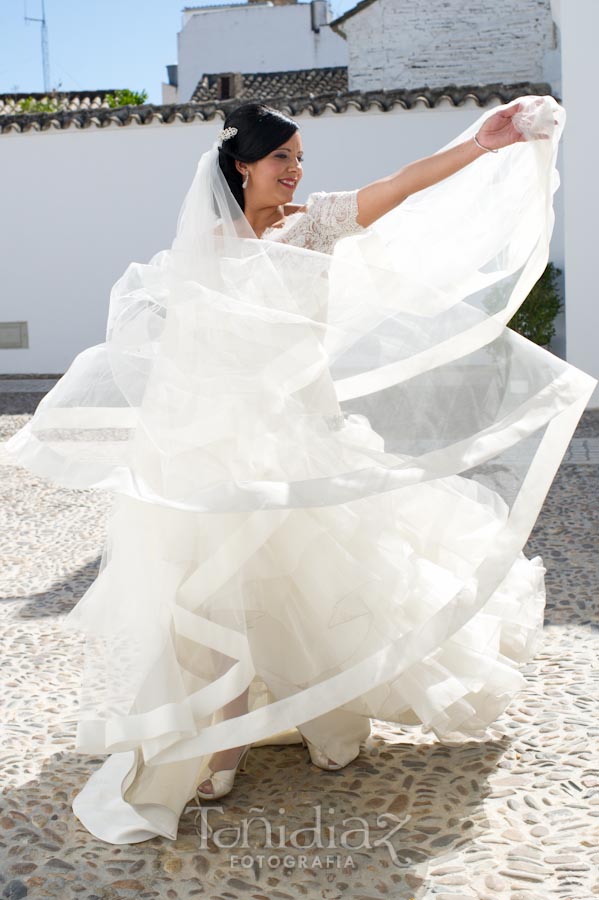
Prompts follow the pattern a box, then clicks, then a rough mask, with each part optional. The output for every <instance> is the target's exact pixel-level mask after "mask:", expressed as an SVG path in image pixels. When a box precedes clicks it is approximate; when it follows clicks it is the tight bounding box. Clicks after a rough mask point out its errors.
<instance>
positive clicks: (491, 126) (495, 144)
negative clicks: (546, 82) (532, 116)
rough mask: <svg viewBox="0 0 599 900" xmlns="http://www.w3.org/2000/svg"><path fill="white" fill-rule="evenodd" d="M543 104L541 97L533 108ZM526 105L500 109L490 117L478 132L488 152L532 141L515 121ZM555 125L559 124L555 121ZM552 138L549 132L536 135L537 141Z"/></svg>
mask: <svg viewBox="0 0 599 900" xmlns="http://www.w3.org/2000/svg"><path fill="white" fill-rule="evenodd" d="M542 103H543V99H542V98H541V97H538V98H536V100H535V101H534V103H533V106H539V105H541V104H542ZM523 107H524V104H523V103H521V102H518V103H514V104H513V106H508V107H507V109H500V110H498V111H497V112H496V113H495V114H494V115H492V116H490V117H489V118H488V119H487V120H486V121H485V122H484V123H483V125H482V126H481V128H480V129H479V131H478V134H477V139H478V140H479V142H480V143H481V144H482V145H483V147H485V148H487V149H488V150H499V149H500V148H501V147H508V146H509V145H510V144H515V143H517V142H519V141H526V140H530V139H531V137H530V136H529V137H527V136H526V135H524V134H523V133H522V132H521V131H520V130H519V129H518V127H517V125H516V124H515V123H514V121H513V119H514V116H515V115H516V113H519V112H522V109H523ZM554 124H557V122H555V119H554ZM549 137H550V135H549V134H547V132H539V133H538V134H535V135H534V138H533V139H535V140H548V139H549Z"/></svg>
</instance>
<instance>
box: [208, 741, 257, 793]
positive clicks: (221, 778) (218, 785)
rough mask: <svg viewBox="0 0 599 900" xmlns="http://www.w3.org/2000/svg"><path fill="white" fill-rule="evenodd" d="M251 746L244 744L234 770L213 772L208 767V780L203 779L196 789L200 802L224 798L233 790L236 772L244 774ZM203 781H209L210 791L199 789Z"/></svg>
mask: <svg viewBox="0 0 599 900" xmlns="http://www.w3.org/2000/svg"><path fill="white" fill-rule="evenodd" d="M251 747H252V745H251V744H246V746H245V747H244V748H243V750H242V751H241V754H240V756H239V762H238V763H237V765H236V766H235V768H234V769H220V771H219V770H218V769H217V770H214V769H212V768H211V767H210V765H208V771H209V772H210V775H209V776H208V778H204V779H203V780H202V781H201V782H200V785H198V787H197V788H196V793H197V795H198V797H200V798H201V799H202V800H217V799H218V798H219V797H224V796H225V794H228V793H229V791H230V790H231V789H232V788H233V783H234V781H235V775H236V774H237V772H246V771H247V769H246V764H247V758H248V756H249V752H250V749H251ZM205 781H209V782H210V783H211V784H212V787H213V790H212V791H202V790H200V787H201V785H202V784H204V782H205Z"/></svg>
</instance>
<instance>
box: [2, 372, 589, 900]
mask: <svg viewBox="0 0 599 900" xmlns="http://www.w3.org/2000/svg"><path fill="white" fill-rule="evenodd" d="M54 383H55V382H54V380H53V379H52V377H51V376H33V377H30V378H27V377H23V376H20V377H19V378H14V377H12V378H11V377H9V378H5V377H4V378H2V379H0V441H4V440H6V439H7V438H8V437H9V436H10V435H11V434H12V433H14V431H16V430H17V428H19V427H20V426H21V425H22V424H24V423H25V422H26V421H27V419H28V418H29V417H30V415H31V413H32V412H33V411H34V410H35V408H36V406H37V404H38V403H39V401H40V399H41V397H42V396H43V393H44V392H45V391H47V390H48V389H49V388H50V387H51V386H52V385H53V384H54ZM0 479H1V480H0V484H1V496H0V517H1V525H2V540H3V543H4V563H3V569H2V575H1V579H2V580H1V586H0V598H1V600H2V602H1V603H0V610H1V616H2V626H3V627H2V634H3V642H2V650H1V655H0V668H1V672H2V682H3V703H4V714H3V717H4V721H5V737H4V741H3V748H2V767H1V776H0V777H1V780H2V785H3V795H2V800H1V808H0V897H1V898H5V900H18V898H22V897H28V898H36V900H37V898H40V900H47V898H48V900H49V898H60V900H71V898H81V900H114V898H119V900H120V898H122V900H126V898H138V897H139V898H168V900H187V898H195V897H206V898H223V900H237V898H251V900H288V898H289V900H291V898H308V900H311V898H315V900H316V898H321V900H336V898H341V897H343V898H346V897H347V898H352V900H375V898H376V900H378V898H393V900H411V898H414V900H421V898H424V900H429V898H431V900H432V898H434V900H466V898H469V900H470V898H476V900H508V898H509V900H547V898H559V900H591V898H593V897H599V875H598V873H599V717H598V712H599V691H598V682H599V667H598V662H597V660H598V658H599V656H598V653H597V651H598V650H599V619H598V615H597V606H598V602H599V601H598V597H599V593H598V586H599V571H598V565H597V559H598V555H597V534H598V528H597V526H598V520H599V503H598V499H599V410H595V411H587V412H586V413H585V414H584V416H583V418H582V419H581V422H580V424H579V426H578V428H577V431H576V433H575V435H574V438H573V440H572V442H571V445H570V447H569V449H568V453H567V455H566V457H565V459H564V462H563V464H562V466H561V467H560V470H559V472H558V474H557V476H556V478H555V481H554V483H553V485H552V487H551V489H550V492H549V494H548V496H547V499H546V501H545V504H544V507H543V510H542V513H541V515H540V517H539V520H538V522H537V524H536V526H535V529H534V531H533V533H532V535H531V537H530V540H529V542H528V544H527V547H526V548H525V552H526V554H527V555H529V556H533V555H536V554H537V553H540V554H541V555H542V557H543V560H544V564H545V566H546V567H547V575H546V582H547V588H548V599H547V607H546V620H545V627H544V632H543V636H544V640H543V644H542V647H541V649H540V651H539V652H538V653H537V655H536V656H535V658H534V659H533V660H532V661H531V662H530V663H529V664H527V665H526V666H524V667H523V668H522V671H523V673H524V674H525V676H526V686H525V688H524V689H523V690H522V692H521V693H520V694H519V695H518V697H517V698H515V699H514V700H513V701H512V703H511V704H510V706H509V707H508V709H507V710H506V711H505V713H504V714H503V715H502V716H501V717H500V718H499V719H498V720H497V721H496V722H495V723H494V726H493V727H492V728H490V729H489V734H488V737H487V738H485V739H483V740H468V741H466V742H462V743H456V744H453V745H447V744H440V743H439V742H438V741H436V740H435V739H434V737H431V736H430V735H424V734H423V733H422V732H421V731H420V729H419V727H418V726H401V727H400V726H397V725H395V726H393V725H391V724H390V723H386V722H382V721H378V720H373V721H372V734H371V736H370V738H369V739H368V740H367V741H366V742H365V743H364V744H363V748H362V752H361V754H360V756H359V757H358V759H357V760H356V761H355V762H353V763H352V764H350V765H349V766H347V767H346V768H345V769H342V770H340V771H339V772H324V771H322V770H321V769H319V768H317V767H316V766H314V765H312V764H311V763H309V758H308V756H307V751H305V750H304V749H303V748H302V747H301V746H298V745H288V746H262V747H256V748H254V749H253V751H252V753H251V754H250V758H249V764H248V771H247V773H245V774H242V775H240V776H238V779H237V780H236V783H235V787H234V790H233V792H232V793H231V794H229V795H228V796H227V797H224V798H222V800H220V801H218V802H216V803H214V804H210V805H209V806H212V807H213V809H212V813H210V814H208V815H209V819H208V822H209V824H210V825H211V826H212V828H213V829H214V831H213V833H212V839H210V838H206V836H205V834H204V835H203V834H202V824H203V822H205V821H206V819H205V818H203V816H205V815H206V814H205V813H201V812H200V809H199V807H198V806H197V805H196V804H194V803H190V804H189V805H188V807H187V808H186V810H185V812H184V814H183V816H182V818H181V821H180V827H179V835H178V838H177V840H176V841H169V840H166V839H162V838H155V839H153V840H151V841H146V842H143V843H140V844H130V845H122V846H114V845H111V844H106V843H103V842H102V841H99V840H97V839H96V838H94V837H92V836H91V835H90V834H89V833H88V832H87V831H86V830H85V829H84V828H83V826H82V825H81V824H80V823H79V821H78V820H77V819H76V818H75V816H74V815H73V813H72V811H71V802H72V799H73V797H74V796H75V794H76V793H78V791H79V790H80V789H81V787H82V786H83V784H84V783H85V781H86V780H87V779H88V777H89V776H90V775H91V773H92V772H93V771H94V770H95V769H97V768H98V766H99V765H100V764H101V762H102V760H103V759H104V757H98V758H92V757H89V756H82V755H79V754H77V753H76V752H75V751H74V749H73V747H74V731H75V714H76V707H77V685H78V675H79V671H80V666H81V662H82V649H83V648H82V643H81V642H82V640H83V639H82V638H79V636H78V635H73V636H72V637H71V636H68V637H67V636H65V634H64V633H62V632H61V631H60V630H59V628H58V625H57V623H58V621H59V619H60V618H61V617H62V616H63V615H64V614H66V612H67V611H68V610H69V609H70V608H71V607H72V605H73V604H74V603H75V602H76V601H77V600H78V598H79V597H80V596H81V595H82V594H83V593H84V591H85V590H86V589H87V587H88V586H89V585H90V584H91V582H92V581H93V579H94V577H95V574H96V572H97V567H98V564H99V559H100V554H101V549H102V544H103V535H104V526H105V517H106V514H107V512H108V507H109V497H108V496H106V495H105V494H104V492H102V491H93V490H87V491H81V490H67V489H63V488H61V487H58V486H56V485H54V484H51V483H49V482H47V481H44V480H42V479H40V478H37V477H35V476H34V475H32V474H30V473H29V472H27V471H26V470H23V469H21V468H19V467H15V466H12V465H10V463H9V461H8V457H7V455H3V454H2V444H1V443H0ZM206 808H207V807H206V806H202V809H203V810H206ZM256 808H257V810H258V811H256ZM319 813H320V816H321V819H320V821H321V834H322V835H323V836H324V837H325V838H326V837H327V835H328V834H331V832H327V831H326V830H325V828H326V827H329V828H334V829H336V831H334V832H332V834H339V832H340V831H341V830H343V826H342V824H341V823H342V821H343V819H347V818H349V817H350V816H354V817H358V818H357V819H354V820H352V821H351V826H350V827H354V828H360V827H362V828H363V829H364V831H363V832H362V833H361V834H360V833H358V832H356V833H354V834H353V835H351V836H349V838H348V841H349V844H350V845H351V846H350V847H348V848H343V847H342V846H341V844H340V842H339V840H338V839H335V838H333V841H332V847H333V849H332V850H331V849H327V847H326V846H325V847H324V848H313V847H312V848H311V847H309V846H308V848H307V849H305V850H302V849H301V848H300V849H299V850H298V849H297V847H295V848H294V847H289V846H287V847H283V848H278V847H275V848H273V845H272V844H271V845H270V848H269V847H268V846H267V847H266V849H265V848H264V842H263V831H260V830H259V828H258V827H256V830H254V829H253V828H250V829H249V844H248V845H247V846H246V849H245V850H244V849H243V848H242V849H241V850H239V849H238V848H239V846H240V845H239V843H238V844H237V845H236V846H237V849H235V848H234V849H233V850H231V849H227V847H226V844H227V842H230V841H232V840H234V839H235V837H234V832H233V833H232V832H230V831H229V832H226V831H225V830H224V829H226V828H227V827H230V828H234V827H235V826H236V824H239V821H240V818H241V817H243V818H244V819H245V820H246V822H249V820H250V818H251V817H252V816H260V815H264V816H266V817H268V821H269V822H270V824H271V826H272V828H273V829H276V828H279V829H280V828H285V829H286V830H285V832H284V836H285V837H286V838H287V839H288V840H289V838H290V836H291V835H292V832H293V830H294V829H296V828H309V827H314V826H316V824H317V816H318V814H319ZM276 834H277V832H276V831H275V835H276ZM307 839H308V840H309V839H310V833H308V834H307ZM354 848H356V849H354ZM244 854H245V855H244ZM302 854H303V860H302Z"/></svg>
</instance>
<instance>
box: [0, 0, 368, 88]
mask: <svg viewBox="0 0 599 900" xmlns="http://www.w3.org/2000/svg"><path fill="white" fill-rule="evenodd" d="M213 2H218V0H213ZM356 2H357V0H355V2H354V0H330V6H331V10H332V14H333V17H336V16H339V15H341V14H342V13H343V12H345V11H346V10H348V9H351V8H352V7H353V6H355V5H356ZM186 5H188V6H200V5H202V4H201V2H193V0H45V13H46V25H47V29H48V48H49V60H50V86H51V87H54V88H57V89H58V90H62V91H78V90H91V89H95V90H98V89H102V90H114V89H117V88H129V89H130V90H133V91H142V90H145V91H147V93H148V99H147V101H146V102H148V103H161V102H162V89H161V85H162V82H163V81H167V74H166V66H167V65H168V64H170V63H176V62H177V32H178V31H179V30H180V28H181V20H182V14H181V10H182V9H183V7H184V6H186ZM206 5H208V4H206ZM25 16H29V17H31V18H38V19H39V18H41V16H42V0H0V93H12V92H15V91H17V92H19V93H28V92H39V91H43V89H44V80H43V68H42V51H41V24H40V23H39V22H25Z"/></svg>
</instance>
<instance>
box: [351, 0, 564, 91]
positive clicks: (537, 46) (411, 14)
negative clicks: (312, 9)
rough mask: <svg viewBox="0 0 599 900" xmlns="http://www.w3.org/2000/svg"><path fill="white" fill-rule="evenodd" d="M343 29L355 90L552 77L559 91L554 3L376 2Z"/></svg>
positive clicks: (480, 0)
mask: <svg viewBox="0 0 599 900" xmlns="http://www.w3.org/2000/svg"><path fill="white" fill-rule="evenodd" d="M570 2H572V0H570ZM574 5H575V4H574ZM424 7H426V12H425V13H424V12H423V9H424ZM340 27H341V28H342V29H343V31H344V33H345V34H346V35H347V40H348V49H349V88H350V90H379V89H387V90H389V89H392V88H396V87H402V88H419V87H423V86H424V85H428V86H429V87H431V88H434V87H444V86H445V85H447V84H490V83H492V82H507V83H514V82H518V81H545V80H547V79H548V78H549V80H550V82H551V84H552V85H553V87H554V89H556V85H555V83H554V82H555V80H556V78H557V77H558V75H559V64H558V59H557V56H556V48H555V41H554V29H553V22H552V15H551V6H550V0H500V2H498V0H476V2H469V3H464V0H427V3H426V4H424V5H423V3H422V0H377V2H376V3H373V4H371V5H370V6H367V7H365V8H364V9H363V10H361V11H360V12H358V13H356V14H355V15H354V16H352V17H351V18H349V19H347V20H346V21H345V22H343V23H342V24H341V26H340Z"/></svg>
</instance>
